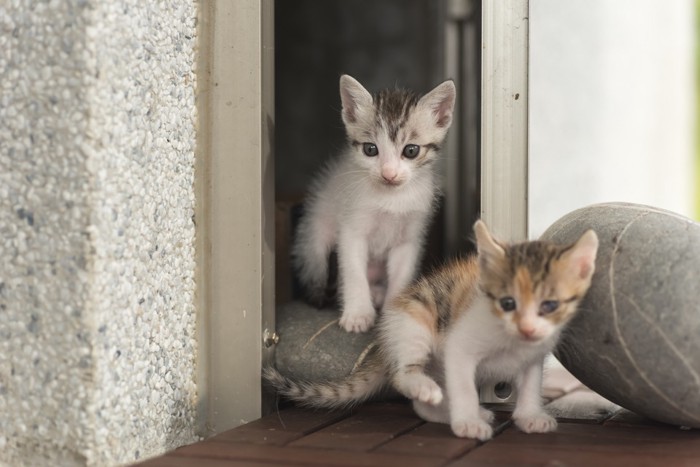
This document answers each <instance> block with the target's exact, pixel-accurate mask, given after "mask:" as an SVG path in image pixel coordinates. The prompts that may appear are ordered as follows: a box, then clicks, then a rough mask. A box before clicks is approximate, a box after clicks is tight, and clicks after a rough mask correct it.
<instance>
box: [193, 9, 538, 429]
mask: <svg viewBox="0 0 700 467" xmlns="http://www.w3.org/2000/svg"><path fill="white" fill-rule="evenodd" d="M200 8H201V9H202V10H201V12H200V26H199V62H198V66H199V70H198V73H197V79H198V83H197V90H198V93H197V109H198V113H199V137H198V154H197V155H198V157H197V166H196V169H197V170H196V173H197V175H196V182H195V192H196V197H197V200H196V206H197V207H196V214H195V220H196V223H197V240H196V241H197V256H198V262H197V283H198V293H197V298H196V300H197V305H198V341H199V351H198V356H197V367H198V375H197V376H198V381H197V384H198V390H199V391H198V392H199V398H200V400H199V414H200V426H201V430H200V432H201V434H202V435H203V436H210V435H212V434H215V433H219V432H221V431H224V430H227V429H230V428H233V427H235V426H237V425H240V424H242V423H245V422H247V421H250V420H253V419H255V418H258V417H259V416H260V415H261V407H262V403H263V402H262V391H261V385H260V368H261V364H262V363H263V362H264V361H267V360H268V359H270V358H271V355H270V354H271V348H269V349H268V348H267V347H266V346H265V345H264V343H263V336H264V332H265V331H266V330H271V331H272V330H274V310H275V294H274V277H275V274H274V217H275V216H274V165H273V164H274V157H272V149H273V145H272V142H273V136H274V133H273V124H274V0H236V1H229V0H211V1H208V2H203V3H200ZM482 12H483V16H482V97H481V98H482V110H481V112H482V116H481V117H482V127H481V143H482V151H481V164H482V180H481V185H482V194H481V197H482V206H481V216H482V218H483V219H484V220H485V221H486V222H487V223H488V225H489V226H490V228H491V229H492V230H493V232H494V233H495V235H497V236H498V238H501V239H504V240H520V239H524V238H525V236H526V233H527V152H528V151H527V145H528V143H527V124H528V123H527V122H528V119H527V111H528V105H527V103H528V85H527V83H528V72H527V69H528V0H508V1H503V0H483V5H482Z"/></svg>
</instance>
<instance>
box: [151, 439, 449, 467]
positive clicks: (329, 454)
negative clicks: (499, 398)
mask: <svg viewBox="0 0 700 467" xmlns="http://www.w3.org/2000/svg"><path fill="white" fill-rule="evenodd" d="M174 455H177V456H181V457H185V458H189V459H190V460H191V461H192V464H191V465H195V462H194V459H196V465H197V466H199V465H200V461H201V460H202V459H204V458H207V459H225V460H226V462H229V461H246V462H248V461H254V462H263V463H268V464H275V465H285V466H291V465H311V466H315V465H318V466H329V467H330V466H333V467H335V466H382V467H385V466H389V465H400V466H402V467H435V466H439V465H442V464H444V462H445V460H444V459H442V458H437V457H421V456H403V455H397V454H384V453H376V452H347V451H344V450H328V449H314V448H305V447H291V446H271V445H260V444H248V443H220V442H204V443H197V444H193V445H191V446H186V447H184V448H180V449H178V450H176V451H175V452H174V453H172V454H171V456H174ZM201 465H203V466H204V467H206V466H207V464H206V463H203V464H201ZM148 467H154V466H148Z"/></svg>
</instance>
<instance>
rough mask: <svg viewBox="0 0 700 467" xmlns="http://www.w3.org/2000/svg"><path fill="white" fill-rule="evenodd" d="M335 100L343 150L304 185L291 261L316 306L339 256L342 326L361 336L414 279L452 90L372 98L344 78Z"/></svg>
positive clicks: (435, 185)
mask: <svg viewBox="0 0 700 467" xmlns="http://www.w3.org/2000/svg"><path fill="white" fill-rule="evenodd" d="M340 97H341V101H342V106H343V110H342V118H343V123H344V124H345V129H346V133H347V138H348V146H347V148H346V149H345V151H343V153H342V154H340V157H338V158H337V159H335V160H334V161H332V162H331V163H330V164H328V165H327V167H326V169H325V170H324V171H323V172H322V173H321V174H320V177H318V178H317V179H316V180H315V182H314V184H313V185H312V188H311V190H310V195H309V197H308V198H307V200H306V202H305V205H304V216H303V217H302V219H301V221H300V224H299V227H298V230H297V233H296V240H295V244H294V246H293V249H292V255H293V260H294V264H295V267H296V269H297V271H298V272H299V278H300V281H301V282H302V284H303V285H304V287H305V288H306V289H307V292H308V293H309V294H310V295H311V297H312V298H313V299H316V300H317V299H319V298H320V297H322V296H323V293H324V289H325V287H326V283H327V276H328V258H329V255H330V253H331V252H332V251H333V250H334V249H335V250H336V251H337V254H338V276H339V277H338V281H339V292H340V299H341V309H342V316H341V319H340V325H341V326H342V327H343V328H345V330H347V331H349V332H364V331H367V330H368V329H369V328H370V327H371V326H372V325H373V324H374V320H375V316H376V312H375V308H376V309H381V308H382V305H383V304H384V303H388V302H389V301H390V300H391V298H393V297H394V296H396V295H397V294H398V293H399V292H400V291H401V290H403V288H404V287H405V286H406V285H408V284H409V283H410V282H411V280H412V279H413V278H414V275H415V272H416V267H417V264H418V262H419V259H420V256H421V252H422V248H423V242H424V238H425V234H426V230H427V226H428V223H429V221H430V218H431V216H432V213H433V211H434V210H435V204H436V199H437V195H438V183H437V180H436V173H435V162H436V158H437V157H438V151H439V149H440V145H441V144H442V141H443V139H444V138H445V135H446V133H447V130H448V129H449V127H450V124H451V122H452V109H453V107H454V102H455V86H454V84H453V83H452V81H445V82H444V83H442V84H440V85H439V86H437V87H436V88H434V89H433V90H432V91H430V92H429V93H428V94H426V95H425V96H423V97H420V96H418V95H416V94H414V93H412V92H410V91H405V90H399V89H392V90H384V91H381V92H380V93H378V94H377V95H375V96H372V95H371V94H370V93H369V92H368V91H367V90H366V89H365V88H364V87H362V85H361V84H360V83H359V82H357V81H356V80H355V79H353V78H352V77H350V76H348V75H343V76H342V77H341V78H340Z"/></svg>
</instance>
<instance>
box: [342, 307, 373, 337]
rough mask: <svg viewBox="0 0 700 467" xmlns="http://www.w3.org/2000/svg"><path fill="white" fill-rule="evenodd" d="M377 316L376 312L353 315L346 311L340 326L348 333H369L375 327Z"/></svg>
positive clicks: (355, 313)
mask: <svg viewBox="0 0 700 467" xmlns="http://www.w3.org/2000/svg"><path fill="white" fill-rule="evenodd" d="M375 316H376V312H375V311H374V310H370V311H368V312H353V313H348V312H347V311H344V312H343V315H342V316H341V317H340V323H339V324H340V327H342V328H343V329H345V330H346V331H347V332H367V331H368V330H369V328H371V327H372V326H373V325H374V318H375Z"/></svg>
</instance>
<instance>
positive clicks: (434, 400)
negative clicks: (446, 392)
mask: <svg viewBox="0 0 700 467" xmlns="http://www.w3.org/2000/svg"><path fill="white" fill-rule="evenodd" d="M406 396H408V398H409V399H416V400H419V401H421V402H425V403H426V404H430V405H438V404H440V402H442V389H440V386H438V384H437V383H436V382H435V381H433V380H432V379H431V378H429V377H427V376H425V375H423V374H421V375H415V376H414V377H412V378H411V382H410V383H409V385H408V394H406Z"/></svg>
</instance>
